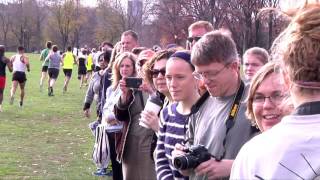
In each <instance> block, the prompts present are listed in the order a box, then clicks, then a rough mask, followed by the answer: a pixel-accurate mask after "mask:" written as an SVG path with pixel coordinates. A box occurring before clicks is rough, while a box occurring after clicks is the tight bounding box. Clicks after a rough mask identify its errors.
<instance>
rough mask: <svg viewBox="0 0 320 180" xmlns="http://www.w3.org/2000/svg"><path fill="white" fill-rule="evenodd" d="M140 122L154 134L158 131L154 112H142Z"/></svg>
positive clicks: (157, 120) (156, 117)
mask: <svg viewBox="0 0 320 180" xmlns="http://www.w3.org/2000/svg"><path fill="white" fill-rule="evenodd" d="M140 121H142V122H143V123H144V124H146V125H147V126H148V127H150V128H151V129H152V130H153V131H154V132H158V131H159V117H158V115H157V114H155V113H154V112H152V111H146V110H144V111H142V112H141V118H140Z"/></svg>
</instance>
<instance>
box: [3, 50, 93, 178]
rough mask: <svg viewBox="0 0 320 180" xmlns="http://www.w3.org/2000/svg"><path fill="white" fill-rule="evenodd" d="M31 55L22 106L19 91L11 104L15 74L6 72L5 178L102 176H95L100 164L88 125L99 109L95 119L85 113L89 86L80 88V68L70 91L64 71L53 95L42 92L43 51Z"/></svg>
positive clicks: (4, 103)
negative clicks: (93, 156) (96, 161)
mask: <svg viewBox="0 0 320 180" xmlns="http://www.w3.org/2000/svg"><path fill="white" fill-rule="evenodd" d="M10 55H12V54H10V53H7V54H6V56H7V57H10ZM28 56H29V59H30V64H31V72H29V73H27V79H28V80H27V83H26V96H25V101H24V106H23V107H22V108H20V107H19V105H18V103H19V93H20V91H19V90H18V91H17V92H16V96H15V101H14V104H13V105H9V90H10V88H11V76H12V74H11V73H9V72H8V71H7V85H6V89H5V93H4V102H3V110H4V112H1V113H0V179H98V178H97V177H94V176H92V175H91V174H92V172H93V171H94V170H95V166H94V164H93V162H92V160H91V153H92V146H93V136H92V134H91V132H90V130H89V128H88V123H89V122H91V121H92V120H93V119H94V113H93V116H92V118H91V119H87V118H84V117H83V114H82V106H83V99H84V95H85V91H86V89H85V88H84V89H79V81H78V80H77V75H76V74H77V72H76V68H75V69H74V71H73V76H72V80H71V82H70V86H69V89H68V92H67V93H66V94H63V93H62V87H63V80H64V74H63V72H62V71H60V74H59V77H58V81H57V84H56V85H55V87H54V94H55V96H54V97H48V95H47V91H46V90H44V91H43V92H40V91H39V79H40V69H41V62H40V61H39V60H38V57H39V55H38V54H28ZM44 89H45V88H44ZM92 110H93V112H94V110H95V107H92Z"/></svg>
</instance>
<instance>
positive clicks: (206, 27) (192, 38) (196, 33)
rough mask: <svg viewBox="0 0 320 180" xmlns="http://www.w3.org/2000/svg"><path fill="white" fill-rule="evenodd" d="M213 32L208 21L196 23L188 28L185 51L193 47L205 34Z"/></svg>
mask: <svg viewBox="0 0 320 180" xmlns="http://www.w3.org/2000/svg"><path fill="white" fill-rule="evenodd" d="M210 31H213V26H212V24H211V23H210V22H208V21H197V22H195V23H193V24H191V25H190V26H189V28H188V38H187V47H186V49H192V47H193V45H194V44H195V43H196V42H197V41H198V40H199V39H200V38H201V37H202V36H203V35H204V34H205V33H207V32H210Z"/></svg>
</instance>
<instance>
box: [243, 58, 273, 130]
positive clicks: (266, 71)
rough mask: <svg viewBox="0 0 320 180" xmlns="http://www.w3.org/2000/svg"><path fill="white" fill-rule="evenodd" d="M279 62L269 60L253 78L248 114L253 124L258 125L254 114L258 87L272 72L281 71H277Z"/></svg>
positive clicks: (248, 101)
mask: <svg viewBox="0 0 320 180" xmlns="http://www.w3.org/2000/svg"><path fill="white" fill-rule="evenodd" d="M277 67H278V64H277V63H276V62H275V61H272V62H268V63H267V64H265V65H264V66H262V67H261V69H259V70H258V72H257V73H256V74H255V75H254V77H253V79H252V80H251V84H250V88H249V93H248V97H247V100H246V101H247V111H246V115H247V117H248V119H249V120H250V122H251V124H252V125H257V123H256V119H255V117H254V114H253V98H254V96H255V94H256V91H257V89H258V88H259V86H260V84H261V83H262V82H263V81H264V80H265V79H266V78H267V77H268V76H269V75H270V74H271V73H279V71H277V70H276V69H277Z"/></svg>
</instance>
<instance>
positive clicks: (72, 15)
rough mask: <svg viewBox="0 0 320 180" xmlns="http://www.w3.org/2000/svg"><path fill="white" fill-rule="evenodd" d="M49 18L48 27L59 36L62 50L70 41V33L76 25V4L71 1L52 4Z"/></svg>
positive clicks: (63, 0) (65, 0) (64, 0)
mask: <svg viewBox="0 0 320 180" xmlns="http://www.w3.org/2000/svg"><path fill="white" fill-rule="evenodd" d="M50 10H51V15H52V16H51V17H49V19H48V25H49V26H48V27H47V28H49V29H51V30H57V31H58V32H59V35H60V43H61V46H62V49H63V50H64V49H65V48H66V46H67V44H68V43H69V41H70V36H71V33H72V32H74V29H75V27H76V26H77V25H78V21H76V19H81V17H76V4H75V2H74V1H73V0H62V1H58V2H55V3H53V4H52V6H51V7H50Z"/></svg>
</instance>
